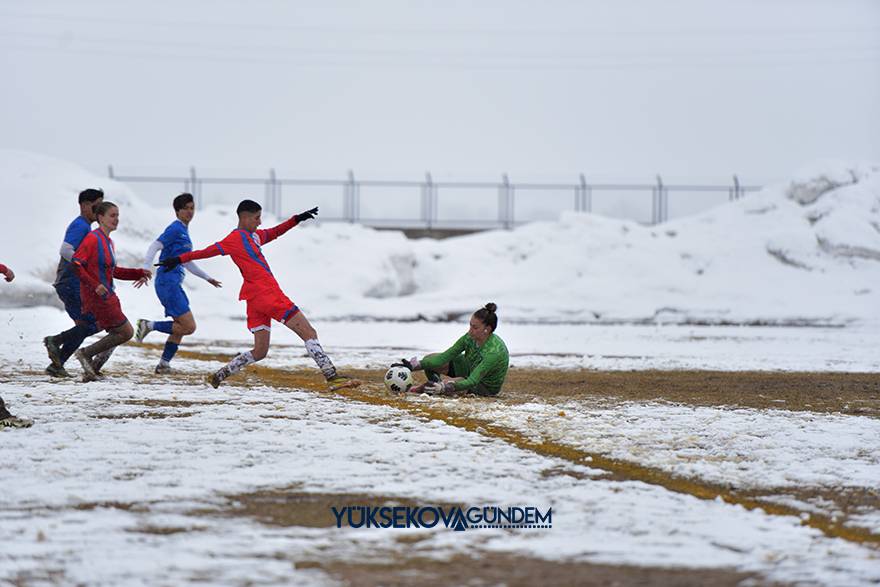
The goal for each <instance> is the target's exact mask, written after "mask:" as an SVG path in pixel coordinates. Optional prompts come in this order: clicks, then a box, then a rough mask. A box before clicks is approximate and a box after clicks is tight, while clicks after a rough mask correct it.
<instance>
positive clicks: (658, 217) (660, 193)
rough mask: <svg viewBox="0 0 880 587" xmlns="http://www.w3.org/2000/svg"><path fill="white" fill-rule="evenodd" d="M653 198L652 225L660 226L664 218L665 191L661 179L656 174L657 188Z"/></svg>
mask: <svg viewBox="0 0 880 587" xmlns="http://www.w3.org/2000/svg"><path fill="white" fill-rule="evenodd" d="M655 189H656V191H655V197H654V212H655V213H654V224H660V223H661V222H663V221H664V220H665V218H666V190H665V189H664V188H663V178H661V177H660V174H657V187H656V188H655Z"/></svg>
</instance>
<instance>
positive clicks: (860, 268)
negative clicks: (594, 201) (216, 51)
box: [0, 151, 880, 324]
mask: <svg viewBox="0 0 880 587" xmlns="http://www.w3.org/2000/svg"><path fill="white" fill-rule="evenodd" d="M92 186H102V187H103V188H104V190H105V193H106V194H107V199H110V200H112V201H115V202H117V203H118V204H120V206H121V224H120V230H119V231H117V232H116V233H114V234H113V238H114V241H115V242H116V245H117V250H118V252H119V258H120V262H121V263H122V264H126V265H139V264H140V259H141V258H142V256H143V252H144V251H145V250H146V248H147V246H148V245H149V243H150V241H151V240H152V239H154V238H155V237H156V236H157V235H158V234H159V233H160V232H161V231H162V229H163V228H164V227H165V226H166V225H167V224H168V223H170V222H171V221H172V220H173V219H174V215H173V211H172V210H171V207H170V201H171V199H172V197H173V196H174V195H176V194H175V193H173V191H169V195H168V196H169V197H168V200H169V206H168V209H167V210H161V209H156V208H152V207H150V206H148V205H146V204H144V203H143V201H142V200H140V199H139V198H138V197H137V196H136V195H135V194H134V193H133V192H132V191H131V190H130V189H129V188H128V187H127V186H125V185H123V184H120V183H117V182H114V181H112V180H109V179H107V178H103V177H97V176H94V175H92V174H90V173H88V172H86V171H84V170H83V169H81V168H79V167H76V166H74V165H71V164H68V163H65V162H61V161H57V160H54V159H49V158H46V157H42V156H37V155H33V154H29V153H21V152H15V151H0V189H3V191H4V193H7V194H15V195H16V196H17V203H16V210H15V211H14V214H15V216H16V217H17V218H20V219H23V221H22V222H11V223H8V227H7V234H10V232H11V236H12V239H13V241H12V242H14V243H20V245H18V244H17V245H16V246H14V247H11V248H9V247H5V250H4V253H3V254H4V255H6V257H5V258H4V259H0V261H2V262H5V263H7V264H9V265H11V266H12V267H13V268H14V269H15V270H16V273H17V275H18V276H19V278H18V280H17V281H16V283H15V284H14V287H13V286H9V287H2V288H0V305H6V306H10V305H12V306H20V305H25V304H28V303H30V304H43V303H47V304H54V303H55V301H54V292H53V291H52V289H51V287H50V283H51V281H52V277H53V273H54V267H55V265H56V263H57V259H58V253H57V251H58V247H59V245H60V242H61V237H62V235H63V233H64V230H65V228H66V226H67V224H68V223H69V222H70V220H72V219H73V218H74V217H75V216H76V214H77V206H76V194H77V193H78V192H79V191H80V190H82V189H83V188H85V187H92ZM242 196H243V197H247V196H249V194H242ZM310 205H311V202H308V201H303V202H302V208H303V209H306V208H308V207H310ZM275 222H278V219H275V218H272V217H271V216H269V215H265V216H264V227H268V226H271V225H272V224H274V223H275ZM235 224H236V219H235V215H234V211H233V210H232V209H231V207H222V208H221V207H214V208H208V209H206V210H200V211H199V212H198V213H197V215H196V218H195V220H194V222H193V224H192V225H191V227H190V233H191V235H192V238H193V242H194V244H195V246H196V247H197V248H200V247H204V246H207V245H209V244H211V243H213V242H215V241H217V240H220V239H221V238H223V237H224V236H226V234H228V232H229V231H230V230H231V229H233V228H234V227H235ZM264 253H265V254H266V256H267V258H268V260H269V263H270V265H271V266H272V268H273V272H274V273H275V275H276V277H277V278H278V280H279V282H280V283H281V285H282V287H283V288H284V289H285V291H286V292H287V293H288V295H289V296H290V297H291V298H292V299H293V300H294V301H296V302H297V303H298V304H299V305H300V307H302V308H303V309H304V310H305V311H306V313H307V315H308V316H310V317H312V318H324V319H329V318H367V319H397V320H409V319H417V318H427V319H431V320H435V319H438V320H442V319H448V318H457V317H466V316H467V315H468V314H469V313H470V312H472V311H473V310H474V309H476V308H478V307H480V306H482V305H483V304H484V303H486V302H488V301H494V302H496V303H498V305H499V307H500V310H499V315H500V316H501V319H502V321H504V320H511V321H543V322H584V323H593V322H600V323H616V322H635V323H654V322H656V323H700V322H707V323H731V324H749V323H752V324H754V323H760V324H800V323H814V324H845V323H849V322H852V321H856V320H869V321H874V320H877V319H880V304H878V303H877V299H876V298H877V290H878V288H880V167H877V166H871V165H866V164H859V165H848V164H842V163H838V164H831V163H828V164H823V165H822V166H820V167H815V168H813V169H810V170H806V171H803V172H799V173H798V174H796V175H795V177H794V179H793V180H792V181H791V182H790V183H789V184H786V185H776V186H770V187H768V188H766V189H764V190H763V191H761V192H760V193H758V194H755V195H752V196H749V197H748V198H746V199H743V200H740V201H737V202H733V203H729V204H725V205H722V206H719V207H717V208H714V209H712V210H709V211H707V212H704V213H702V214H700V215H697V216H692V217H688V218H683V219H679V220H676V221H672V222H668V223H666V224H663V225H661V226H654V227H647V226H642V225H640V224H637V223H635V222H629V221H622V220H616V219H609V218H603V217H600V216H595V215H592V214H584V213H565V214H563V215H562V216H561V218H560V219H559V220H558V221H556V222H536V223H533V224H529V225H526V226H522V227H520V228H517V229H515V230H510V231H503V230H498V231H487V232H482V233H478V234H473V235H470V236H464V237H458V238H450V239H446V240H441V241H437V240H431V239H420V240H409V239H407V238H405V237H404V236H403V234H401V233H399V232H391V231H377V230H373V229H370V228H365V227H363V226H359V225H349V224H326V223H325V224H322V223H309V224H307V225H304V226H302V227H298V228H296V229H295V230H294V231H292V232H290V233H288V234H287V235H285V236H284V237H282V238H281V239H280V240H279V241H277V242H274V243H271V244H269V245H267V246H266V247H265V249H264ZM200 264H201V265H202V267H203V268H204V269H205V270H206V271H208V272H209V273H211V274H212V275H213V276H214V277H216V278H218V279H220V280H221V281H223V282H224V284H225V286H224V288H223V289H222V290H214V289H213V288H211V287H210V286H209V285H207V284H206V283H204V282H202V281H201V280H198V279H196V278H193V277H189V278H188V279H187V287H188V288H189V289H190V291H191V293H190V298H191V299H192V301H193V305H194V308H195V310H196V315H197V317H198V316H199V315H203V316H204V315H216V316H225V317H241V316H243V313H244V312H243V306H242V305H240V304H238V303H236V302H235V300H236V299H237V292H238V287H239V286H240V283H241V278H240V276H239V274H238V271H237V269H236V268H235V267H234V265H233V264H232V263H231V262H230V261H229V260H228V259H224V258H220V257H218V258H216V259H210V260H206V261H202V262H200ZM120 293H121V297H122V301H123V307H124V308H125V309H126V310H127V312H128V313H129V315H130V316H131V315H132V313H137V314H138V315H149V316H154V317H159V316H161V307H160V306H159V305H158V302H157V301H156V300H155V295H154V294H153V293H152V291H150V290H149V289H148V288H143V289H141V290H134V289H131V288H130V287H129V286H128V285H122V286H121V287H120Z"/></svg>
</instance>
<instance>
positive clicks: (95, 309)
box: [73, 202, 152, 381]
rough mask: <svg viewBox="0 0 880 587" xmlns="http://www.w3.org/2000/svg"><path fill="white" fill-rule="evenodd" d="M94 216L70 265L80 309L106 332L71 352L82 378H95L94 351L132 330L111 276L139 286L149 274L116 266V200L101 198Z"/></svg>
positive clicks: (114, 344) (124, 338)
mask: <svg viewBox="0 0 880 587" xmlns="http://www.w3.org/2000/svg"><path fill="white" fill-rule="evenodd" d="M95 217H96V218H97V220H98V228H96V229H95V230H93V231H92V232H90V233H89V234H87V235H86V237H85V238H84V239H83V241H82V243H81V244H80V246H79V248H78V249H77V250H76V253H75V254H74V255H73V267H74V268H75V270H76V272H77V274H78V275H79V278H80V297H81V298H82V309H83V312H85V313H88V314H91V315H92V316H94V317H95V323H96V325H97V327H98V328H99V329H101V330H106V331H107V332H108V334H107V336H105V337H104V338H102V339H101V340H99V341H98V342H96V343H94V344H91V345H89V346H87V347H85V348H82V349H79V350H78V351H76V352H75V353H74V356H75V357H76V358H77V360H78V361H79V362H80V364H81V365H82V368H83V381H94V380H95V379H97V378H98V374H97V372H96V370H95V365H94V363H93V362H92V360H93V357H95V355H97V354H99V353H103V352H105V351H108V350H110V349H112V348H115V347H117V346H119V345H121V344H122V343H124V342H127V341H128V340H129V339H131V337H132V335H133V334H134V329H133V328H132V327H131V323H129V321H128V319H127V318H126V317H125V314H123V313H122V306H121V305H120V304H119V296H117V295H116V288H115V286H114V285H113V279H114V278H116V279H125V280H128V281H134V282H135V284H134V286H135V287H141V286H142V285H144V284H145V283H146V282H147V281H149V280H150V278H151V277H152V274H151V273H150V272H149V271H147V270H144V269H129V268H127V267H117V266H116V248H115V247H114V246H113V241H112V240H110V233H111V232H113V231H114V230H116V228H117V227H118V226H119V208H118V207H117V206H116V204H113V203H112V202H102V203H101V204H99V205H98V206H97V207H96V208H95Z"/></svg>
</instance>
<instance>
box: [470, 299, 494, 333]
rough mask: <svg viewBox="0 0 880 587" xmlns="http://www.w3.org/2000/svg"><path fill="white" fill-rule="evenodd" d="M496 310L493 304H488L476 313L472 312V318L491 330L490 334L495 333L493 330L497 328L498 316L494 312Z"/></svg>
mask: <svg viewBox="0 0 880 587" xmlns="http://www.w3.org/2000/svg"><path fill="white" fill-rule="evenodd" d="M497 309H498V306H496V305H495V304H494V303H492V302H489V303H488V304H486V305H485V306H483V307H482V308H480V309H479V310H477V311H476V312H474V317H475V318H476V319H477V320H479V321H480V322H482V323H483V324H485V325H486V326H488V327H489V328H491V329H492V332H495V329H496V328H498V315H497V314H496V313H495V310H497Z"/></svg>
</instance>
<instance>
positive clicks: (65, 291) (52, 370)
mask: <svg viewBox="0 0 880 587" xmlns="http://www.w3.org/2000/svg"><path fill="white" fill-rule="evenodd" d="M103 199H104V192H102V191H101V190H99V189H93V188H89V189H86V190H83V191H81V192H80V193H79V198H78V200H79V216H77V217H76V218H74V219H73V222H71V223H70V225H68V227H67V231H66V232H65V233H64V240H63V241H62V243H61V249H60V250H59V251H58V252H59V254H60V256H61V259H60V260H59V261H58V269H57V271H56V273H55V283H54V284H53V285H54V286H55V291H56V293H57V294H58V297H59V298H60V299H61V301H62V302H63V303H64V309H65V311H67V315H68V316H70V318H71V320H73V324H74V326H73V328H71V329H69V330H65V331H64V332H59V333H58V334H55V335H53V336H47V337H46V338H44V339H43V344H44V345H45V346H46V352H47V353H48V354H49V360H50V361H52V362H51V363H50V364H49V366H48V367H46V373H48V374H49V375H51V376H52V377H70V374H69V373H68V372H67V370H66V369H65V368H64V363H66V362H67V359H69V358H70V356H71V355H72V354H73V353H74V351H76V349H78V348H79V346H80V345H81V344H82V343H83V341H84V340H85V339H86V338H88V337H89V336H91V335H93V334H95V333H96V332H98V326H97V324H95V317H94V316H91V315H89V314H86V313H83V311H82V300H80V297H79V277H78V276H77V273H76V271H74V270H73V267H72V266H71V264H70V263H71V260H72V259H73V254H74V252H75V251H76V249H77V248H78V247H79V245H80V244H81V243H82V241H83V239H84V238H85V237H86V235H87V234H89V233H90V232H91V231H92V222H94V221H95V206H97V205H98V204H100V203H101V202H102V201H103ZM110 352H112V351H110ZM109 358H110V354H109V353H104V354H103V355H101V356H100V357H96V358H95V366H96V367H97V368H98V369H100V368H101V365H103V364H104V363H105V362H106V360H107V359H109Z"/></svg>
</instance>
